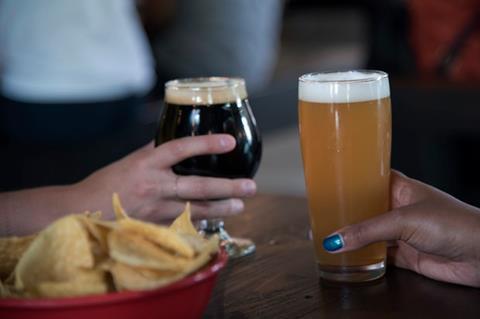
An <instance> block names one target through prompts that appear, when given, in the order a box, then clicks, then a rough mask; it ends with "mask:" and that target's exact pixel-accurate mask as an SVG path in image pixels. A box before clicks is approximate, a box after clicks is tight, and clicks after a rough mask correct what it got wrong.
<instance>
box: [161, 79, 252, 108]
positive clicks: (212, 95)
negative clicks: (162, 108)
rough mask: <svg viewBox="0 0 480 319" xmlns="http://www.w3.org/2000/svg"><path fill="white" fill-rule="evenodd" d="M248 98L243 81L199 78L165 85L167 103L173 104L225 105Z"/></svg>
mask: <svg viewBox="0 0 480 319" xmlns="http://www.w3.org/2000/svg"><path fill="white" fill-rule="evenodd" d="M184 81H185V82H184ZM246 98H247V90H246V89H245V81H244V80H243V79H234V78H199V79H187V80H174V81H170V82H168V83H167V84H166V85H165V101H166V102H167V103H171V104H179V105H211V104H224V103H228V102H235V101H237V100H238V99H242V100H243V99H246Z"/></svg>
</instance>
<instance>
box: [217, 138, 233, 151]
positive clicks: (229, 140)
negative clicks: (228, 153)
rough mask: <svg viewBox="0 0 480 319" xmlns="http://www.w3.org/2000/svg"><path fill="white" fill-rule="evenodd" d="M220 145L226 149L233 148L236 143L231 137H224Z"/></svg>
mask: <svg viewBox="0 0 480 319" xmlns="http://www.w3.org/2000/svg"><path fill="white" fill-rule="evenodd" d="M219 144H220V147H221V148H224V149H228V148H231V147H232V146H233V144H234V142H232V138H231V137H222V138H220V141H219Z"/></svg>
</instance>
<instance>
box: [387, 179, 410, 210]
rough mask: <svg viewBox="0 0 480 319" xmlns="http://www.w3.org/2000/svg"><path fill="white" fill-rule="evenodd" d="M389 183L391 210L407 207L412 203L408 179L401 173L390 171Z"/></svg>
mask: <svg viewBox="0 0 480 319" xmlns="http://www.w3.org/2000/svg"><path fill="white" fill-rule="evenodd" d="M390 181H391V196H392V198H391V205H392V209H395V208H399V207H402V206H405V205H409V204H411V203H412V202H413V201H414V191H413V186H412V180H411V179H410V178H408V177H407V176H405V175H404V174H403V173H400V172H398V171H395V170H392V174H391V177H390Z"/></svg>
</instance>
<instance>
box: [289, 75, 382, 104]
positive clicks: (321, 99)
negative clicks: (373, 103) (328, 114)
mask: <svg viewBox="0 0 480 319" xmlns="http://www.w3.org/2000/svg"><path fill="white" fill-rule="evenodd" d="M388 96H390V86H389V83H388V75H387V74H386V73H385V72H382V71H369V70H365V71H364V70H358V71H345V72H325V73H309V74H305V75H302V76H301V77H300V78H299V82H298V98H299V99H300V100H302V101H306V102H316V103H353V102H363V101H369V100H376V99H381V98H385V97H388Z"/></svg>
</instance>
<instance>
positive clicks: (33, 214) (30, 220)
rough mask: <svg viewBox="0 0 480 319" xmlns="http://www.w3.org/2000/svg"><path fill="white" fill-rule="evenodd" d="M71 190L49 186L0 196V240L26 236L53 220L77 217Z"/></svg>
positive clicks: (72, 190)
mask: <svg viewBox="0 0 480 319" xmlns="http://www.w3.org/2000/svg"><path fill="white" fill-rule="evenodd" d="M80 204H81V200H79V198H78V196H77V195H76V189H75V187H73V186H50V187H41V188H34V189H28V190H22V191H15V192H6V193H1V194H0V237H4V236H12V235H16V236H19V235H28V234H32V233H34V232H37V231H39V230H40V229H42V228H43V227H45V226H46V225H48V224H49V223H50V222H52V221H53V220H55V219H57V218H59V217H61V216H64V215H67V214H71V213H78V212H79V211H77V208H80Z"/></svg>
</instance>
